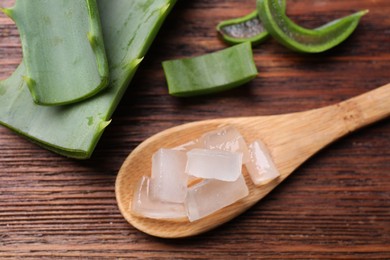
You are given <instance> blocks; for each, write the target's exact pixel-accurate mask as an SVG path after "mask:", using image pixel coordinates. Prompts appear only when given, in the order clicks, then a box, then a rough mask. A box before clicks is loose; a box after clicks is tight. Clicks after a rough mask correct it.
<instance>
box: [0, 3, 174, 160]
mask: <svg viewBox="0 0 390 260" xmlns="http://www.w3.org/2000/svg"><path fill="white" fill-rule="evenodd" d="M175 2H176V1H174V0H155V1H144V0H132V1H129V0H115V1H112V0H98V7H99V11H100V17H101V20H102V21H101V23H102V28H103V34H104V43H105V46H106V52H107V57H108V61H109V68H110V75H111V77H110V86H109V87H108V88H107V89H105V90H103V92H101V93H99V94H97V95H96V96H95V97H93V98H90V99H87V100H85V101H82V102H79V103H76V104H72V105H68V106H59V107H58V106H55V107H48V106H40V105H37V104H35V103H34V102H33V101H32V99H31V96H30V93H29V91H28V88H27V86H26V83H25V81H24V80H23V79H22V76H23V75H24V74H25V67H24V65H23V63H22V64H21V65H20V66H19V67H18V69H17V70H16V71H15V72H14V73H13V75H11V77H10V78H8V79H6V80H5V81H2V82H0V123H1V124H3V125H5V126H7V127H9V128H11V129H12V130H14V131H15V132H17V133H19V134H21V135H23V136H25V137H27V138H29V139H30V140H32V141H34V142H36V143H38V144H39V145H41V146H43V147H45V148H47V149H49V150H52V151H54V152H56V153H59V154H62V155H65V156H68V157H73V158H78V159H86V158H88V157H90V156H91V154H92V152H93V150H94V148H95V146H96V144H97V142H98V140H99V138H100V136H101V134H102V133H103V130H104V129H105V128H106V126H107V125H108V124H109V122H110V117H111V115H112V113H113V112H114V110H115V108H116V107H117V104H118V103H119V101H120V99H121V97H122V95H123V93H124V92H125V90H126V88H127V86H128V84H129V82H130V80H131V79H132V77H133V75H134V73H135V71H136V69H137V67H138V65H139V63H140V62H141V61H142V58H143V57H144V55H145V54H146V51H147V50H148V47H149V46H150V44H151V43H152V41H153V39H154V37H155V35H156V34H157V32H158V30H159V28H160V26H161V24H162V22H163V21H164V18H165V17H166V15H167V14H168V13H169V11H170V10H171V7H172V6H173V5H174V3H175Z"/></svg>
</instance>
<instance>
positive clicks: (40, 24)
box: [6, 0, 109, 105]
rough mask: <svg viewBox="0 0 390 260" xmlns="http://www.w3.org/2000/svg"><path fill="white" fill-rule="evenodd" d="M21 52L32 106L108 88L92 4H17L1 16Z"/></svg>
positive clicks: (74, 0) (22, 0) (61, 0)
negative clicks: (11, 28) (15, 31)
mask: <svg viewBox="0 0 390 260" xmlns="http://www.w3.org/2000/svg"><path fill="white" fill-rule="evenodd" d="M6 12H7V14H8V15H9V16H10V17H11V18H12V19H13V20H14V21H15V23H16V25H17V27H18V30H19V33H20V36H21V42H22V47H23V61H24V64H25V70H24V75H23V78H24V79H25V81H26V83H27V86H28V87H29V89H30V92H31V94H32V97H33V99H34V101H35V102H36V103H37V104H41V105H63V104H68V103H73V102H77V101H80V100H82V99H86V98H88V97H91V96H93V95H95V94H96V93H98V92H99V91H101V90H102V89H104V88H105V87H106V86H107V84H108V77H109V75H108V63H107V59H106V53H105V49H104V43H103V35H102V31H101V25H100V17H99V12H98V7H97V3H96V0H71V1H69V0H55V1H47V0H33V1H31V0H17V1H16V4H15V6H14V7H13V8H12V9H9V10H7V11H6Z"/></svg>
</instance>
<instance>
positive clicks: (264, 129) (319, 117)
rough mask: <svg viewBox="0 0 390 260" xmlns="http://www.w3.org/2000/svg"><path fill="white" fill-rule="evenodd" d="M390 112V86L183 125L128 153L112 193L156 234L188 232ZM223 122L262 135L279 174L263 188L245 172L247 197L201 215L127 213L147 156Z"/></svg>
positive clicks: (230, 213)
mask: <svg viewBox="0 0 390 260" xmlns="http://www.w3.org/2000/svg"><path fill="white" fill-rule="evenodd" d="M389 115H390V84H387V85H385V86H382V87H380V88H377V89H375V90H372V91H370V92H367V93H365V94H363V95H360V96H357V97H354V98H351V99H349V100H346V101H343V102H341V103H338V104H335V105H331V106H327V107H324V108H320V109H314V110H309V111H304V112H297V113H291V114H282V115H271V116H257V117H241V118H221V119H214V120H206V121H199V122H193V123H188V124H184V125H180V126H176V127H173V128H170V129H167V130H165V131H163V132H160V133H158V134H156V135H154V136H152V137H150V138H148V139H147V140H145V141H144V142H142V143H141V144H140V145H139V146H138V147H137V148H136V149H134V151H133V152H132V153H131V154H130V155H129V156H128V157H127V159H126V160H125V162H124V163H123V165H122V167H121V169H120V170H119V174H118V176H117V179H116V187H115V192H116V197H117V202H118V206H119V209H120V211H121V213H122V215H123V216H124V217H125V219H126V220H127V221H128V222H129V223H130V224H131V225H133V226H134V227H135V228H137V229H139V230H141V231H143V232H145V233H147V234H150V235H153V236H157V237H163V238H178V237H187V236H193V235H196V234H199V233H202V232H205V231H208V230H210V229H212V228H215V227H217V226H219V225H221V224H223V223H225V222H227V221H229V220H231V219H233V218H234V217H236V216H238V215H239V214H241V213H242V212H244V211H245V210H247V209H248V208H250V207H251V206H252V205H254V204H255V203H256V202H258V201H259V200H260V199H262V198H263V197H264V196H265V195H266V194H267V193H269V192H270V191H271V190H272V189H273V188H275V187H276V186H277V185H278V184H279V183H281V182H282V181H283V180H284V179H285V178H286V177H287V176H289V175H290V174H291V173H292V172H293V171H294V170H295V169H296V168H297V167H298V166H300V165H301V164H302V163H303V162H304V161H306V160H307V159H308V158H309V157H310V156H312V155H313V154H315V153H316V152H317V151H319V150H320V149H322V148H324V147H325V146H327V145H328V144H330V143H332V142H333V141H335V140H337V139H339V138H340V137H342V136H344V135H346V134H348V133H350V132H352V131H354V130H356V129H358V128H360V127H363V126H366V125H368V124H371V123H373V122H376V121H378V120H380V119H383V118H386V117H387V116H389ZM224 125H232V126H234V127H235V128H236V129H237V130H239V131H240V132H241V134H242V135H243V136H244V138H245V139H246V141H247V142H248V143H250V142H252V141H254V140H256V139H261V140H262V141H263V142H264V143H265V144H266V145H267V146H268V148H269V150H270V152H271V154H272V157H273V159H274V161H275V164H276V166H277V168H278V169H279V171H280V174H281V176H280V177H279V178H278V179H276V180H274V181H272V182H270V183H268V184H265V185H263V186H259V187H256V186H255V185H253V184H252V182H251V180H250V178H249V177H248V174H247V173H246V172H245V171H244V176H245V179H246V183H247V185H248V187H249V191H250V192H249V195H248V196H247V197H245V198H244V199H242V200H240V201H238V202H236V203H234V204H232V205H230V206H227V207H225V208H223V209H221V210H219V211H217V212H216V213H214V214H212V215H209V216H208V217H206V218H203V219H200V220H198V221H195V222H189V221H188V220H186V219H177V220H157V219H149V218H144V217H140V216H137V215H134V214H132V212H131V210H130V208H131V203H132V199H133V193H134V189H135V188H136V185H137V183H138V181H139V180H140V178H141V177H142V175H148V176H150V172H151V157H152V154H153V153H154V152H156V151H157V150H158V149H159V148H162V147H164V148H172V147H175V146H179V145H181V144H183V143H186V142H188V141H191V140H193V139H196V138H198V137H200V136H201V135H202V134H203V133H205V132H208V131H211V130H215V129H216V128H218V127H221V126H224Z"/></svg>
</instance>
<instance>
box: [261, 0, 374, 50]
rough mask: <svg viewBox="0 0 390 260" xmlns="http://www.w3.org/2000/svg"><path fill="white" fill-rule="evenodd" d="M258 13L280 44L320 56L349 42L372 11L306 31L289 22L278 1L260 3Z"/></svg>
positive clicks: (358, 13)
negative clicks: (364, 17) (321, 53)
mask: <svg viewBox="0 0 390 260" xmlns="http://www.w3.org/2000/svg"><path fill="white" fill-rule="evenodd" d="M257 11H258V14H259V17H260V19H261V20H262V22H263V25H264V27H265V29H266V30H267V31H268V32H269V33H270V34H271V35H272V37H273V38H275V39H276V40H277V41H278V42H279V43H281V44H283V45H284V46H286V47H288V48H290V49H292V50H294V51H298V52H307V53H318V52H323V51H326V50H329V49H331V48H333V47H335V46H336V45H338V44H340V43H341V42H342V41H344V40H345V39H347V38H348V37H349V36H350V35H351V34H352V32H353V31H354V30H355V28H356V27H357V25H358V24H359V21H360V18H361V17H362V16H363V15H365V14H366V13H367V12H368V11H367V10H364V11H360V12H357V13H354V14H351V15H349V16H345V17H343V18H340V19H337V20H334V21H332V22H329V23H327V24H325V25H323V26H321V27H318V28H316V29H306V28H303V27H301V26H299V25H297V24H296V23H294V22H293V21H292V20H291V19H289V18H288V17H287V16H286V14H285V12H284V10H283V8H282V7H281V6H280V4H279V2H278V0H257Z"/></svg>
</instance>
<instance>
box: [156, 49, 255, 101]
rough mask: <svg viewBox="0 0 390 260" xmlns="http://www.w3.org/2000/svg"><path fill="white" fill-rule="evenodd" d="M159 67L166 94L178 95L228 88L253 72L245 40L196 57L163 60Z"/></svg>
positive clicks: (237, 84) (253, 67) (250, 50)
mask: <svg viewBox="0 0 390 260" xmlns="http://www.w3.org/2000/svg"><path fill="white" fill-rule="evenodd" d="M163 68H164V72H165V76H166V79H167V83H168V89H169V94H170V95H172V96H178V97H186V96H195V95H204V94H210V93H215V92H220V91H224V90H228V89H231V88H234V87H237V86H240V85H242V84H244V83H247V82H248V81H250V80H252V79H253V78H255V77H256V75H257V68H256V65H255V63H254V60H253V53H252V46H251V44H250V43H249V42H244V43H241V44H238V45H235V46H233V47H229V48H226V49H224V50H221V51H217V52H214V53H210V54H206V55H202V56H199V57H194V58H186V59H179V60H169V61H164V62H163Z"/></svg>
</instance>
